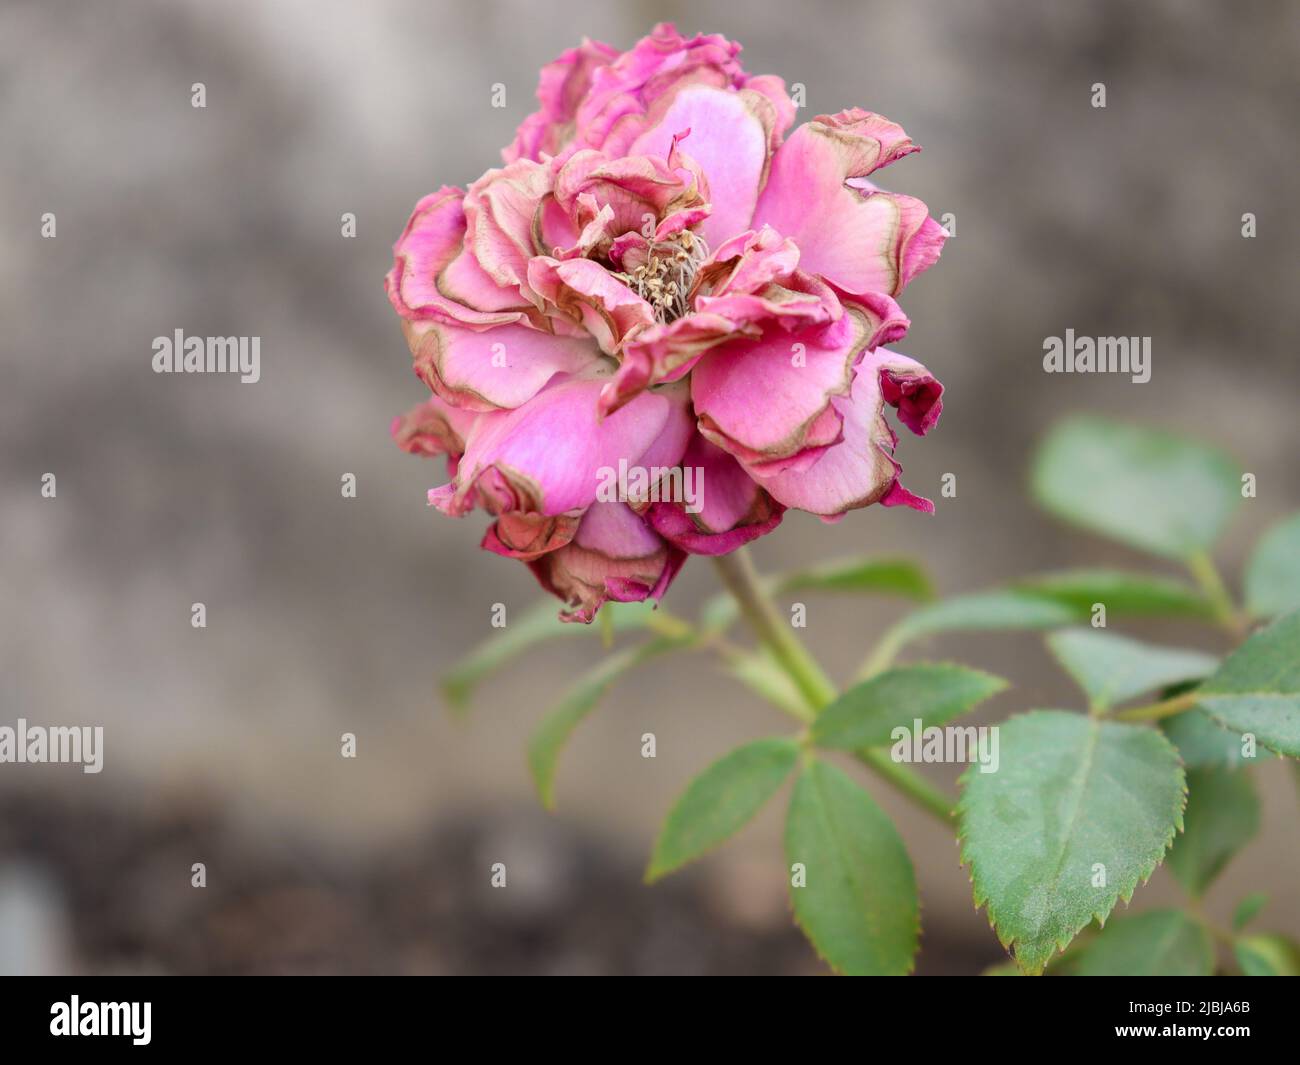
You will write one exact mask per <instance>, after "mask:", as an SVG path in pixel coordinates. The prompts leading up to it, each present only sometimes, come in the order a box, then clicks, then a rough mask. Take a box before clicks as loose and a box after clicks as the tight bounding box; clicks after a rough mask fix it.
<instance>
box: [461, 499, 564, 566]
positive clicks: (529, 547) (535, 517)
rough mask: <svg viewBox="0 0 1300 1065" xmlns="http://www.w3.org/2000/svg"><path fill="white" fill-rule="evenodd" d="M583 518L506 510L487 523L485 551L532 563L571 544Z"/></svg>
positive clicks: (483, 546) (484, 537)
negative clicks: (490, 522) (489, 523)
mask: <svg viewBox="0 0 1300 1065" xmlns="http://www.w3.org/2000/svg"><path fill="white" fill-rule="evenodd" d="M580 520H581V519H580V518H579V517H578V516H577V515H574V514H556V515H548V514H535V513H528V512H523V511H507V512H506V513H504V514H502V515H500V516H499V517H498V518H497V520H496V521H494V522H493V523H492V524H491V525H489V526H488V530H487V532H486V533H484V534H483V543H482V544H481V546H482V548H483V549H484V550H485V551H493V552H495V553H496V554H498V555H504V556H506V557H507V558H518V559H522V560H523V561H525V562H531V561H532V560H533V559H535V558H541V556H542V555H545V554H547V553H549V552H551V551H558V550H559V549H560V548H561V547H563V546H564V545H565V544H567V543H569V541H571V540H572V539H573V534H574V533H575V532H576V531H577V528H578V522H579V521H580Z"/></svg>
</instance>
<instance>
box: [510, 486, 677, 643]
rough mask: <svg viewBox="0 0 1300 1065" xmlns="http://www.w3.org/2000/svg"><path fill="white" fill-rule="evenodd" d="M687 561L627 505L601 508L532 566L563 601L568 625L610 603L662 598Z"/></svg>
mask: <svg viewBox="0 0 1300 1065" xmlns="http://www.w3.org/2000/svg"><path fill="white" fill-rule="evenodd" d="M685 561H686V555H685V553H684V552H682V551H680V550H678V549H677V548H675V547H673V546H672V545H671V544H669V543H667V542H665V541H664V540H662V539H661V538H660V537H659V536H657V535H656V534H655V533H654V532H653V531H652V530H651V529H650V528H649V526H648V525H647V524H646V523H645V521H644V520H642V519H641V518H640V517H638V516H637V515H636V514H635V513H633V511H632V510H631V509H630V508H629V507H627V506H626V505H625V504H623V503H596V504H595V505H594V506H592V507H591V509H590V510H588V511H587V512H586V514H584V515H583V518H582V522H581V523H580V524H579V526H578V530H577V533H576V534H575V535H574V538H573V541H572V542H571V543H569V544H567V545H566V546H564V547H561V548H560V549H559V550H557V551H552V552H549V553H548V554H545V555H541V556H540V557H538V558H536V559H534V560H532V561H530V562H529V568H530V569H532V571H533V573H534V575H535V576H536V577H537V580H538V581H539V582H540V583H541V585H542V587H543V588H545V589H546V590H547V591H548V592H550V593H551V594H552V595H555V596H557V597H558V598H560V599H562V600H563V601H564V603H565V605H566V609H564V610H562V611H561V612H560V617H561V618H562V619H563V620H565V621H581V622H584V623H589V622H590V621H591V620H592V619H593V618H594V617H595V616H596V612H597V611H598V610H599V609H600V607H601V606H602V604H604V603H605V602H606V601H607V600H613V601H614V602H619V603H639V602H642V601H644V600H646V599H651V598H653V599H656V600H657V599H659V598H661V597H662V596H663V594H664V592H665V591H667V590H668V585H669V584H670V583H671V582H672V579H673V578H674V577H675V576H676V575H677V572H678V570H680V569H681V566H682V563H683V562H685Z"/></svg>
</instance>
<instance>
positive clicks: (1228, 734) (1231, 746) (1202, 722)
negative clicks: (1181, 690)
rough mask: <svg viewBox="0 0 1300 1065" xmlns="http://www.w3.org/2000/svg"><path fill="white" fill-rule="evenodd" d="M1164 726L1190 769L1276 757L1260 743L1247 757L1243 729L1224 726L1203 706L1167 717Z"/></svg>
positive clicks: (1253, 761)
mask: <svg viewBox="0 0 1300 1065" xmlns="http://www.w3.org/2000/svg"><path fill="white" fill-rule="evenodd" d="M1160 728H1161V730H1162V731H1163V732H1164V734H1165V735H1166V736H1168V737H1169V742H1170V743H1172V744H1173V745H1174V746H1175V747H1177V748H1178V753H1179V754H1181V755H1182V756H1183V764H1184V765H1186V766H1187V768H1188V769H1213V768H1216V767H1222V768H1224V769H1236V768H1238V767H1239V766H1243V765H1253V764H1254V763H1255V762H1260V761H1265V760H1267V759H1269V758H1272V757H1274V754H1273V752H1272V751H1270V750H1269V749H1268V748H1267V747H1260V746H1258V745H1256V746H1255V754H1254V757H1253V758H1246V757H1245V756H1244V755H1243V754H1242V750H1243V748H1244V747H1245V740H1244V739H1243V737H1242V735H1241V733H1240V732H1233V731H1231V730H1229V729H1226V728H1224V727H1223V726H1222V725H1220V724H1219V723H1218V722H1217V721H1215V720H1214V718H1212V717H1211V716H1210V715H1209V714H1207V713H1206V712H1205V711H1204V710H1202V709H1200V708H1199V707H1193V708H1192V709H1191V710H1186V711H1184V712H1183V713H1181V714H1175V715H1174V716H1173V717H1166V718H1163V719H1162V720H1161V721H1160Z"/></svg>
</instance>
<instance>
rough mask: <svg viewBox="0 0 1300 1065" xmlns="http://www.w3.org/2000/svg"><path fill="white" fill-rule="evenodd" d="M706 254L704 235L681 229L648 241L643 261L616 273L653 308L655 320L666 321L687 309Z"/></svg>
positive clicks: (665, 322) (675, 317)
mask: <svg viewBox="0 0 1300 1065" xmlns="http://www.w3.org/2000/svg"><path fill="white" fill-rule="evenodd" d="M708 257H709V248H708V245H707V244H705V242H704V238H703V237H701V236H699V235H698V234H696V233H692V232H690V231H689V230H685V229H684V230H682V231H681V232H680V233H674V234H673V235H672V236H671V237H669V238H668V239H667V240H661V241H656V242H655V243H653V244H651V245H650V248H649V253H648V255H647V257H646V261H645V262H644V263H642V264H641V265H640V266H638V267H637V268H636V269H634V270H632V271H631V272H630V273H625V274H615V276H616V277H618V278H619V279H620V280H621V281H623V282H624V283H625V284H626V285H627V286H628V288H630V289H631V290H632V291H633V292H635V293H636V294H637V295H638V296H640V297H641V298H642V299H643V300H645V301H646V302H647V303H649V304H650V306H651V307H652V308H654V315H655V320H656V321H658V322H662V323H664V324H667V323H668V322H673V321H676V320H677V319H678V318H680V317H681V316H682V315H684V314H685V313H686V312H687V311H688V310H690V304H689V297H690V292H691V286H692V285H693V284H694V283H695V272H696V271H697V270H698V269H699V268H700V264H701V263H702V262H704V260H705V259H707V258H708Z"/></svg>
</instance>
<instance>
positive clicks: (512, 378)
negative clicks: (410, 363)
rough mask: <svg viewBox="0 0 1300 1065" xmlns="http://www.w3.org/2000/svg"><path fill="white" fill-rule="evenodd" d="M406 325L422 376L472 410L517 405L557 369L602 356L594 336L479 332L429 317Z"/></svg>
mask: <svg viewBox="0 0 1300 1065" xmlns="http://www.w3.org/2000/svg"><path fill="white" fill-rule="evenodd" d="M403 329H404V331H405V333H406V338H407V343H408V344H409V345H410V348H411V355H412V357H413V359H414V363H415V372H416V374H417V375H418V376H419V378H420V379H421V380H422V381H424V383H425V384H427V385H428V386H429V388H430V389H432V390H433V392H434V393H435V394H436V395H438V396H441V397H442V398H443V399H445V400H446V401H447V402H448V403H452V404H454V405H456V406H458V407H463V408H465V409H467V410H473V411H487V410H497V409H501V408H510V407H518V406H520V405H521V404H523V403H526V402H527V401H528V400H530V399H532V397H533V396H535V395H536V394H537V393H538V392H539V391H540V390H541V389H542V388H543V387H544V386H545V385H546V383H547V382H548V381H550V380H551V378H553V377H554V376H555V375H556V374H561V373H563V374H573V373H578V372H580V371H582V370H585V369H588V368H591V367H593V366H594V365H596V364H597V363H598V362H599V361H600V352H599V350H598V349H597V347H596V345H595V344H594V343H592V341H591V339H590V338H589V337H569V336H553V335H551V334H549V333H543V332H539V331H538V330H536V329H530V328H526V327H524V326H519V325H503V326H498V327H497V328H495V329H487V330H482V331H477V330H473V329H466V328H463V327H460V326H453V325H446V324H444V323H442V322H437V321H425V322H405V323H403Z"/></svg>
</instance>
